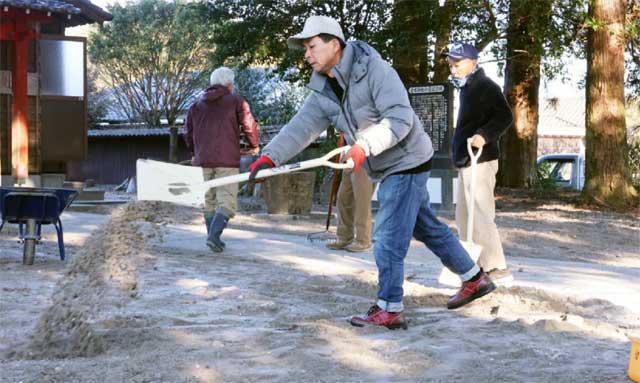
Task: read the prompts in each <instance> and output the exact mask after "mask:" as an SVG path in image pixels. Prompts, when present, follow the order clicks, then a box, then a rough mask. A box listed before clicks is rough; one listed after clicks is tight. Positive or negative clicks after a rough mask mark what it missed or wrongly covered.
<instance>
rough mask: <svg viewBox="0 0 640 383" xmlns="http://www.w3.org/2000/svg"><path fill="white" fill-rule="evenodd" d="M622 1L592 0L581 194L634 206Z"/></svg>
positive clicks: (611, 204) (619, 205)
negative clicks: (627, 121) (584, 157)
mask: <svg viewBox="0 0 640 383" xmlns="http://www.w3.org/2000/svg"><path fill="white" fill-rule="evenodd" d="M625 9H626V0H592V1H591V2H590V6H589V15H590V18H591V19H593V20H594V21H595V23H596V26H597V27H594V28H591V29H590V30H589V33H588V40H587V87H586V100H587V105H586V121H585V124H586V128H587V129H586V130H587V136H586V142H587V143H586V169H585V176H586V179H585V186H584V189H583V191H582V197H583V198H584V199H585V200H586V201H587V202H590V203H596V204H598V205H602V206H606V207H609V208H614V209H624V208H628V207H630V206H636V205H637V203H638V193H637V191H636V190H635V189H634V188H633V186H631V182H630V178H629V174H628V166H627V161H628V156H627V155H628V151H629V147H628V145H627V140H626V134H627V133H626V126H625V109H624V22H625Z"/></svg>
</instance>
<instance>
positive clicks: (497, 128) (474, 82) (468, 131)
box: [445, 42, 513, 286]
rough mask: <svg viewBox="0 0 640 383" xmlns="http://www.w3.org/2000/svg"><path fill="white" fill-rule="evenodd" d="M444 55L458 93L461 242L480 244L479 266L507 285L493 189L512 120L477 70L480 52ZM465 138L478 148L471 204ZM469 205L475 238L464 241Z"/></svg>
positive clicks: (463, 49)
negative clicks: (500, 146) (504, 136)
mask: <svg viewBox="0 0 640 383" xmlns="http://www.w3.org/2000/svg"><path fill="white" fill-rule="evenodd" d="M445 55H446V56H447V60H448V62H449V69H450V70H451V77H450V80H451V82H452V83H453V85H454V86H455V87H456V88H457V89H458V90H459V91H460V104H459V108H458V119H457V123H456V129H455V133H454V136H453V157H454V163H455V165H456V167H457V168H458V169H459V170H458V175H459V176H458V180H459V186H458V196H457V204H456V224H457V226H458V231H459V233H460V238H461V239H462V240H464V241H468V240H471V239H473V242H474V243H477V244H479V245H481V246H482V253H481V254H480V258H479V259H478V265H480V267H482V269H483V270H486V271H487V272H488V273H489V276H490V277H491V279H492V280H493V281H494V282H495V283H496V284H498V285H506V286H508V285H510V284H511V282H512V281H513V276H512V274H511V272H510V271H509V269H508V268H507V263H506V261H505V257H504V252H503V250H502V243H501V242H500V235H499V234H498V228H497V226H496V223H495V198H494V188H495V186H496V173H497V172H498V157H499V150H498V140H499V139H500V136H501V135H502V134H503V133H504V132H505V131H506V130H507V129H508V128H509V127H510V126H511V123H512V122H513V116H512V113H511V109H510V108H509V104H508V103H507V100H506V99H505V98H504V95H503V94H502V91H501V90H500V87H499V86H498V85H497V84H496V83H495V82H493V81H492V80H491V79H490V78H489V77H487V76H486V75H485V73H484V70H482V68H480V67H479V66H478V51H477V50H476V48H475V47H474V46H473V45H470V44H466V43H462V42H456V43H454V44H452V45H451V48H450V49H449V52H447V53H445ZM468 138H471V139H472V142H471V146H472V147H474V148H482V154H481V155H480V158H479V159H478V167H477V170H476V185H475V188H474V194H475V195H474V201H470V200H469V196H468V195H467V190H469V182H470V181H471V169H470V167H469V165H470V162H471V159H470V158H469V153H468V151H467V139H468ZM470 203H474V204H475V214H474V220H473V234H472V236H473V238H466V233H467V215H468V210H467V209H468V206H469V204H470Z"/></svg>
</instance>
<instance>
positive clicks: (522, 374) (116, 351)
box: [0, 202, 640, 383]
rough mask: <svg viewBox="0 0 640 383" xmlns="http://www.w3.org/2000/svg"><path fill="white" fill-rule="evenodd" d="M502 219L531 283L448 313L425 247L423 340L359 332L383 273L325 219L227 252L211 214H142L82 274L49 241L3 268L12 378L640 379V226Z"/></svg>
mask: <svg viewBox="0 0 640 383" xmlns="http://www.w3.org/2000/svg"><path fill="white" fill-rule="evenodd" d="M76 214H82V213H76ZM85 217H86V219H87V220H89V218H91V219H94V220H97V219H98V218H97V217H96V216H95V215H89V214H86V216H85ZM532 217H535V219H532ZM567 219H572V220H575V223H576V224H577V225H578V226H577V227H576V228H575V230H578V231H579V230H582V231H583V232H584V231H585V230H592V231H589V233H588V234H589V235H591V236H593V237H591V238H585V239H583V238H582V237H580V236H576V234H580V233H579V232H576V231H572V230H569V229H567V228H566V227H565V226H564V225H566V224H568V223H567V222H564V223H563V220H567ZM500 220H502V224H504V227H501V234H503V235H504V236H505V237H506V240H505V247H506V250H507V253H508V254H509V255H510V257H509V263H510V265H511V267H512V268H513V270H514V273H515V276H516V279H517V281H518V283H517V285H516V286H515V287H512V288H510V289H506V288H501V289H499V290H497V291H496V292H495V293H493V294H490V295H489V296H487V297H485V298H482V299H480V300H478V301H476V302H474V303H473V304H470V305H468V306H466V307H464V308H462V309H460V310H456V311H450V310H447V309H446V308H445V304H446V299H447V297H448V295H449V294H451V293H452V290H450V289H446V288H444V287H442V286H439V285H438V284H437V282H436V279H437V275H438V271H439V269H440V265H439V263H438V260H437V259H436V258H435V256H433V255H432V254H430V253H429V252H428V251H427V250H426V249H424V247H423V246H422V245H421V244H419V243H413V244H412V246H411V249H410V254H409V256H408V258H407V265H406V269H405V274H406V276H407V281H406V282H405V294H406V300H405V304H406V306H407V312H406V316H407V318H409V320H410V323H409V330H408V331H402V330H398V331H388V330H386V329H379V328H354V327H351V326H350V325H349V324H348V323H347V318H348V317H349V316H350V315H353V314H356V313H360V312H364V311H366V309H367V308H368V307H369V305H370V304H371V303H372V302H373V298H374V297H375V293H376V284H377V275H376V272H375V261H374V259H373V256H372V254H371V253H363V254H349V253H344V252H332V251H329V250H326V249H325V248H324V246H323V245H324V244H323V243H309V242H308V241H306V238H305V236H303V235H300V234H303V233H304V232H307V233H308V232H313V231H317V230H319V229H320V230H321V229H322V222H309V221H305V220H294V219H290V218H283V217H280V218H278V217H275V218H272V219H269V217H265V216H262V215H254V216H247V215H239V216H238V217H237V218H235V219H234V220H233V221H232V225H231V227H230V228H228V229H227V230H226V231H225V237H224V239H225V241H226V242H227V251H225V253H223V254H217V255H214V254H213V253H211V252H210V251H209V250H208V249H207V248H206V246H205V245H204V236H205V232H204V231H205V228H204V226H203V225H202V223H201V221H202V218H201V216H200V215H199V214H198V212H197V211H195V210H193V209H187V208H182V207H177V206H173V205H166V204H161V203H149V202H144V203H143V202H138V203H131V204H129V205H126V206H125V207H123V208H121V209H118V210H116V211H115V212H114V213H112V215H111V216H110V217H109V218H108V220H107V221H106V222H105V223H104V225H103V226H102V227H101V228H100V229H99V230H96V231H94V232H93V234H92V235H91V236H89V237H87V238H86V239H85V240H84V242H77V243H75V244H72V245H71V249H70V253H72V260H71V261H70V262H69V263H68V265H67V267H66V269H63V268H62V266H60V265H61V263H60V262H59V261H58V260H56V259H55V251H54V250H55V246H53V245H51V244H49V243H45V244H43V245H41V247H42V249H41V250H39V251H43V252H45V253H46V256H38V257H37V258H36V265H34V266H33V267H31V268H29V267H25V266H21V265H20V264H19V262H20V258H19V253H18V252H15V253H11V255H10V256H9V257H8V258H7V259H2V260H1V263H0V266H1V267H0V288H1V293H2V294H3V295H2V296H3V299H2V302H0V371H1V373H0V382H101V383H104V382H257V381H260V382H263V381H283V382H284V381H287V382H289V381H292V382H337V381H340V382H361V381H376V382H387V381H404V382H415V381H429V382H466V381H477V382H548V381H553V382H575V381H584V382H626V381H628V380H627V378H626V368H627V362H628V358H629V348H630V345H629V342H628V340H627V336H628V335H630V334H633V333H637V332H638V331H640V304H639V303H637V302H638V300H637V298H636V297H635V296H633V295H634V293H635V294H636V296H637V295H638V291H640V268H639V267H638V266H637V265H636V264H633V262H635V260H634V259H633V258H634V256H633V254H634V253H635V254H636V255H637V252H636V250H637V249H638V245H640V242H639V241H640V236H639V235H640V230H639V228H638V225H637V223H636V222H635V221H634V220H633V219H630V218H625V217H617V216H615V215H613V216H611V215H610V216H607V215H602V214H601V213H591V212H581V211H578V210H566V209H560V208H558V209H556V208H552V209H537V210H536V212H535V213H533V215H532V214H531V213H523V212H520V211H508V212H502V213H500V214H499V226H501V222H500ZM545 220H546V221H547V222H546V224H547V227H548V228H549V230H543V229H542V228H543V225H544V223H545V222H544V221H545ZM270 222H271V223H270ZM270 225H271V227H270ZM527 228H528V229H527ZM287 229H290V230H287ZM534 229H537V230H534ZM69 230H71V229H69ZM542 231H546V232H547V235H542V234H543V233H541V232H542ZM616 232H617V238H616V239H615V241H614V240H610V239H611V238H613V237H616ZM597 233H602V236H603V238H604V239H605V240H609V242H610V243H609V247H607V245H606V244H601V243H599V242H598V239H597V238H596V237H594V236H596V235H597ZM70 236H71V234H70ZM550 236H551V237H550ZM574 236H575V237H574ZM532 238H535V241H534V240H533V239H532ZM72 242H73V241H72ZM534 242H535V243H534ZM8 243H9V241H8V238H7V237H5V236H4V234H1V235H0V245H1V246H3V249H4V247H5V245H7V244H8ZM12 246H13V245H12ZM562 247H568V248H570V251H569V250H568V251H566V252H563V251H562ZM7 248H8V246H7ZM39 249H40V247H39ZM532 249H546V251H547V253H544V254H537V253H535V254H532V252H533V250H532ZM607 249H614V250H615V254H617V255H619V256H618V257H616V256H611V250H607ZM536 251H539V250H536ZM578 254H587V255H585V256H584V257H582V256H577V255H578ZM0 258H4V252H3V257H0ZM627 259H629V260H630V262H631V263H632V264H631V265H629V266H627V265H626V264H625V262H626V261H625V260H627ZM545 265H546V266H545ZM545 267H546V269H545ZM581 278H582V279H581ZM585 280H586V281H589V280H593V281H594V286H597V289H596V288H593V287H591V286H587V285H585V283H584V281H585ZM625 295H626V296H629V297H630V299H629V300H625V299H621V298H619V297H623V296H625ZM5 298H6V299H5ZM614 301H615V303H614Z"/></svg>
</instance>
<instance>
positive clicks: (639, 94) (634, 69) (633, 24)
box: [625, 0, 640, 99]
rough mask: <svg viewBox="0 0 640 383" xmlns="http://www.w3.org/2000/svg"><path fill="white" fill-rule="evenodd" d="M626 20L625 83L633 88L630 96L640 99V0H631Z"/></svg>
mask: <svg viewBox="0 0 640 383" xmlns="http://www.w3.org/2000/svg"><path fill="white" fill-rule="evenodd" d="M626 16H627V17H626V22H625V41H626V53H627V55H626V60H625V68H626V73H627V76H626V79H625V85H626V86H627V87H628V88H630V89H631V91H632V93H631V94H630V95H629V96H630V98H636V99H640V1H638V0H630V1H629V2H628V7H627V15H626Z"/></svg>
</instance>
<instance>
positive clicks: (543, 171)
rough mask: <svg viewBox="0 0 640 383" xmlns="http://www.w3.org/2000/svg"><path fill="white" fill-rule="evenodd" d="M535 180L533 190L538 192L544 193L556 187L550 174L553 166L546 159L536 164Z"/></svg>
mask: <svg viewBox="0 0 640 383" xmlns="http://www.w3.org/2000/svg"><path fill="white" fill-rule="evenodd" d="M536 170H537V174H536V181H535V184H534V190H535V191H536V192H539V193H545V192H549V191H553V190H556V189H557V186H556V181H555V179H554V178H553V177H552V175H551V171H552V170H553V166H552V164H551V163H549V162H548V161H542V162H541V163H540V164H538V166H537V169H536Z"/></svg>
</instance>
